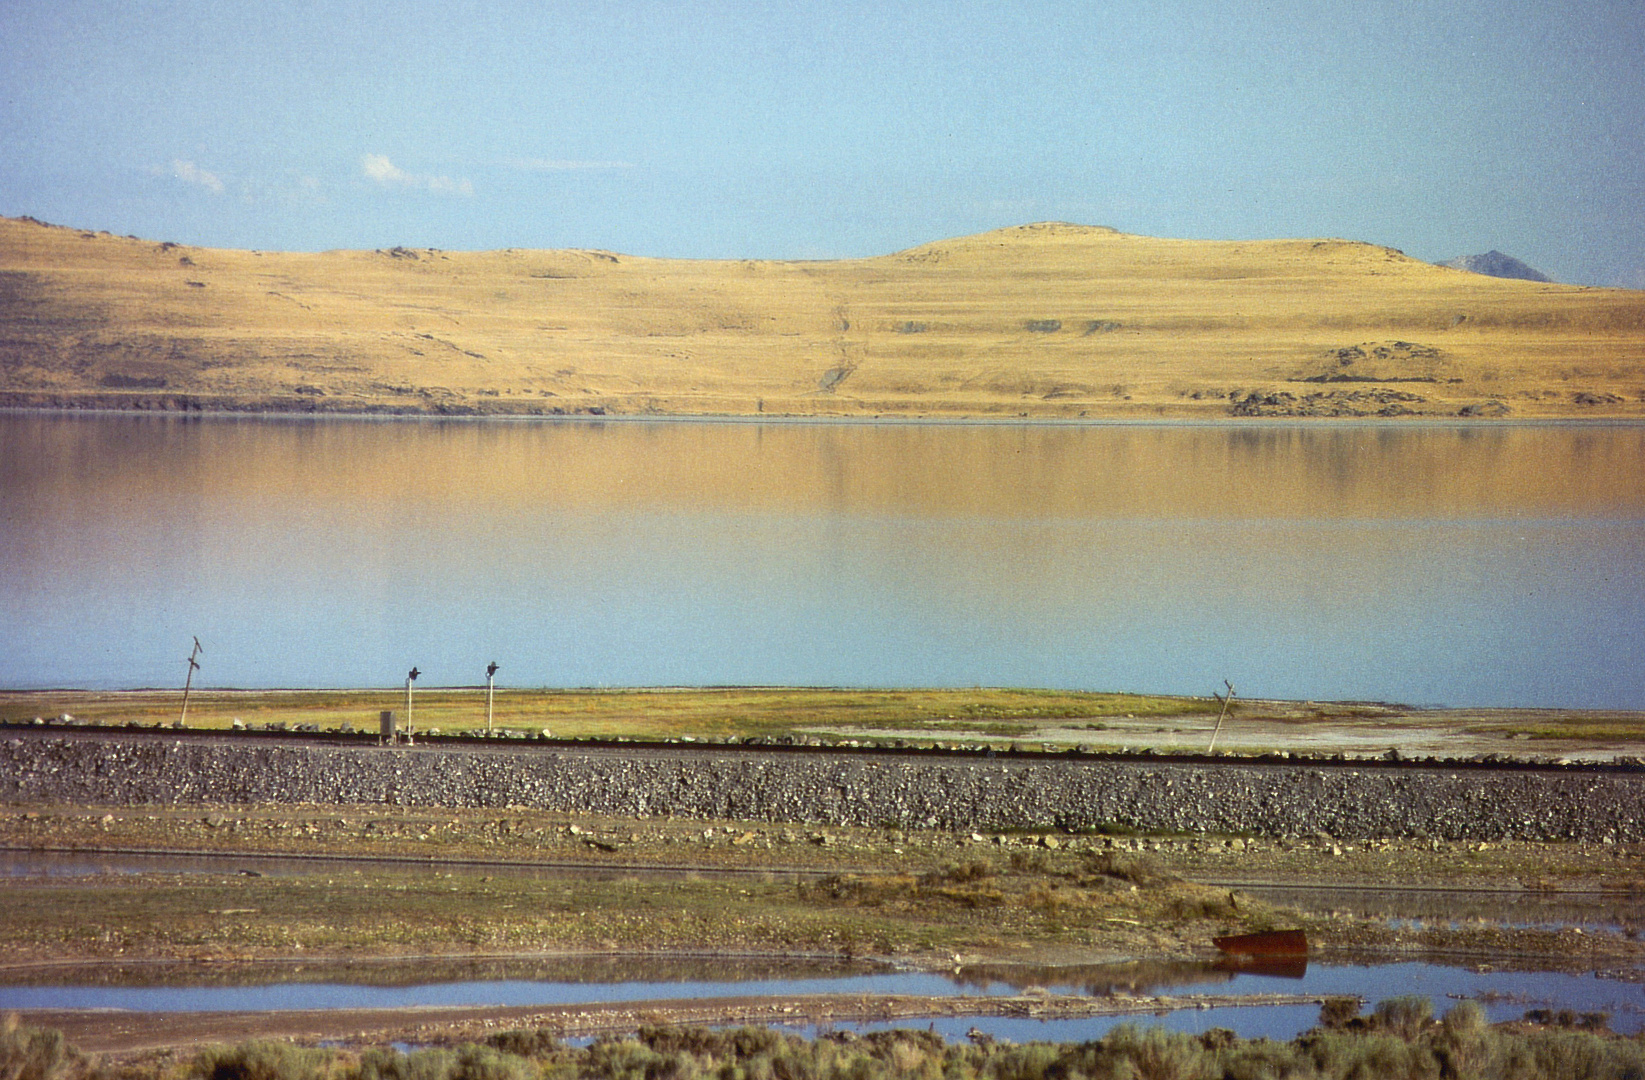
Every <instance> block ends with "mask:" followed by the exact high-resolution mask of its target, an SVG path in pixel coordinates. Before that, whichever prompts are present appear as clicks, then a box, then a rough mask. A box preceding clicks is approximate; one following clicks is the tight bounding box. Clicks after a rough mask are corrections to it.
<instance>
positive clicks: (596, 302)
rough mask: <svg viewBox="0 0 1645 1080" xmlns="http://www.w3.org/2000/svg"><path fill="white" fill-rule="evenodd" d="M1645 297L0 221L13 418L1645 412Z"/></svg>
mask: <svg viewBox="0 0 1645 1080" xmlns="http://www.w3.org/2000/svg"><path fill="white" fill-rule="evenodd" d="M1642 342H1645V292H1639V291H1633V290H1623V289H1599V288H1587V287H1578V286H1566V285H1557V284H1550V283H1541V282H1527V281H1520V280H1510V279H1501V278H1492V277H1487V276H1484V275H1480V274H1474V273H1470V272H1467V271H1463V270H1455V269H1449V268H1443V267H1438V266H1433V265H1430V264H1428V263H1424V262H1421V261H1419V260H1416V259H1412V258H1408V257H1406V256H1405V255H1403V254H1401V253H1400V252H1398V251H1395V250H1392V249H1389V248H1384V247H1379V246H1375V245H1370V244H1363V243H1355V242H1351V241H1344V240H1333V239H1319V240H1267V241H1249V242H1221V241H1217V242H1212V241H1191V240H1164V239H1155V238H1150V237H1142V236H1131V235H1125V234H1121V233H1118V232H1115V231H1113V230H1111V229H1105V228H1096V227H1087V226H1079V225H1067V224H1059V223H1042V224H1036V225H1025V226H1020V227H1016V228H1009V229H1002V230H997V231H994V232H989V233H984V234H980V235H977V236H971V237H961V238H957V239H952V240H943V241H939V242H936V243H932V244H927V245H924V246H921V247H917V248H912V249H909V250H907V251H902V252H897V253H894V254H888V255H884V256H880V257H876V258H867V259H853V260H838V261H824V262H784V261H753V260H741V261H704V260H694V261H693V260H670V259H653V258H645V257H637V256H632V255H627V254H615V253H611V252H604V251H526V250H517V249H508V250H503V251H490V252H449V251H438V250H431V249H409V248H403V247H396V248H391V249H386V250H378V251H334V252H324V253H278V252H260V251H230V250H217V249H205V248H193V247H188V246H186V245H179V244H176V243H171V242H168V241H165V240H164V239H163V238H160V239H139V238H136V237H117V236H112V235H109V234H106V233H96V232H89V231H81V230H77V229H72V228H65V227H58V226H49V225H45V224H42V223H40V222H36V221H34V220H32V219H0V405H6V406H14V407H15V406H33V407H50V408H86V407H94V408H115V409H151V410H187V411H195V410H228V411H254V412H321V413H367V414H373V413H375V414H414V415H415V414H431V415H549V416H552V415H585V416H586V415H604V416H766V417H777V416H793V417H938V418H940V417H947V418H1000V419H1022V418H1030V419H1062V420H1080V419H1128V418H1129V419H1156V418H1173V417H1174V418H1185V419H1193V418H1203V419H1226V418H1230V417H1268V416H1308V417H1367V416H1370V417H1448V418H1478V419H1486V418H1492V417H1504V416H1509V417H1522V418H1572V417H1580V418H1584V419H1592V418H1599V417H1605V418H1617V417H1625V418H1638V417H1645V354H1642V352H1641V344H1642Z"/></svg>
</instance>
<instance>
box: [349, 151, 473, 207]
mask: <svg viewBox="0 0 1645 1080" xmlns="http://www.w3.org/2000/svg"><path fill="white" fill-rule="evenodd" d="M360 171H361V172H363V173H364V174H365V175H366V178H367V179H370V180H375V181H376V182H377V183H379V184H381V185H382V186H383V187H406V188H415V189H417V190H419V191H429V192H433V193H434V194H436V195H462V196H465V197H466V196H469V195H473V194H474V184H473V182H472V181H469V180H465V179H462V178H457V177H450V176H419V175H418V174H416V173H408V172H406V171H405V170H404V169H402V168H400V167H399V166H398V165H396V164H394V162H392V161H390V160H389V159H388V155H386V154H365V155H363V156H362V157H361V158H360Z"/></svg>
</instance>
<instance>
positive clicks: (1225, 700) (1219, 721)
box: [1205, 679, 1234, 754]
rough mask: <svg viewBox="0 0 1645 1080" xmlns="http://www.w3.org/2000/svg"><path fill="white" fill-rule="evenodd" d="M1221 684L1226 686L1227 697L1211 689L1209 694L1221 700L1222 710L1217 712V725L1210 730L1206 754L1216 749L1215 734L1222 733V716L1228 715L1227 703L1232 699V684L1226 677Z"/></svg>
mask: <svg viewBox="0 0 1645 1080" xmlns="http://www.w3.org/2000/svg"><path fill="white" fill-rule="evenodd" d="M1222 685H1224V686H1226V687H1227V688H1228V696H1227V697H1223V696H1222V695H1221V694H1219V693H1217V692H1216V691H1215V690H1213V691H1211V696H1212V697H1214V698H1216V699H1217V700H1218V701H1220V702H1222V711H1221V712H1219V713H1217V726H1216V729H1215V730H1214V731H1212V732H1211V745H1210V746H1208V747H1206V748H1205V752H1206V753H1207V754H1209V753H1212V752H1213V751H1215V750H1216V748H1217V736H1218V735H1220V734H1221V733H1222V718H1223V717H1225V716H1227V715H1228V703H1229V702H1230V701H1233V700H1234V684H1233V683H1231V682H1229V681H1228V680H1227V679H1224V680H1222Z"/></svg>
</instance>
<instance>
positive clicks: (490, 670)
mask: <svg viewBox="0 0 1645 1080" xmlns="http://www.w3.org/2000/svg"><path fill="white" fill-rule="evenodd" d="M496 677H497V661H495V660H493V661H492V662H491V663H489V664H487V665H486V734H487V735H490V734H491V686H492V682H493V680H495V679H496Z"/></svg>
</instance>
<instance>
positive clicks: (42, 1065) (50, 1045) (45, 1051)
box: [0, 1016, 91, 1080]
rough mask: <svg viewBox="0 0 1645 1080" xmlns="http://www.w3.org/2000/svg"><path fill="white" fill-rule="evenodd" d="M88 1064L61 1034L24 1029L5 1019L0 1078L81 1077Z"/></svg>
mask: <svg viewBox="0 0 1645 1080" xmlns="http://www.w3.org/2000/svg"><path fill="white" fill-rule="evenodd" d="M90 1067H91V1062H90V1061H89V1060H88V1059H87V1058H86V1057H85V1056H84V1055H82V1054H81V1053H80V1051H78V1050H76V1049H75V1048H74V1047H73V1046H70V1045H69V1041H68V1040H67V1039H66V1038H64V1037H63V1033H62V1032H61V1031H53V1030H50V1029H48V1028H26V1027H23V1026H21V1025H20V1024H18V1023H17V1018H16V1017H15V1016H8V1017H7V1018H6V1021H5V1025H4V1027H0V1078H3V1080H61V1078H65V1077H76V1076H81V1075H84V1073H85V1072H86V1071H87V1069H89V1068H90Z"/></svg>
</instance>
